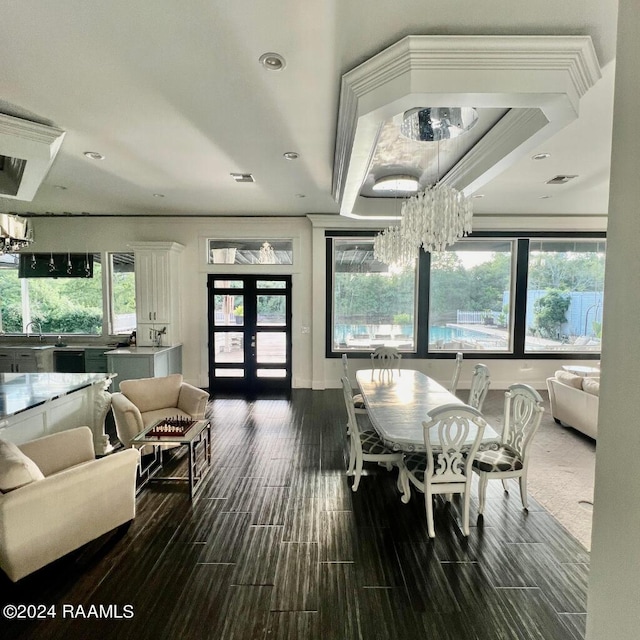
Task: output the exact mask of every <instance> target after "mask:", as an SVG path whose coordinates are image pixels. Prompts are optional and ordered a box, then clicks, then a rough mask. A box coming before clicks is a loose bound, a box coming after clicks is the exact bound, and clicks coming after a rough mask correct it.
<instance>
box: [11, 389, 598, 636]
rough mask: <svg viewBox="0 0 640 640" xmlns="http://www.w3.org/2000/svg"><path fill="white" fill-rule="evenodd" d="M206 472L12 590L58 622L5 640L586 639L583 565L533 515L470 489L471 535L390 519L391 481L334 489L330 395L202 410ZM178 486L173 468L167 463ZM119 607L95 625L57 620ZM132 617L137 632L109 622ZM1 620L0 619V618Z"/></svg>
mask: <svg viewBox="0 0 640 640" xmlns="http://www.w3.org/2000/svg"><path fill="white" fill-rule="evenodd" d="M209 412H210V415H211V419H212V421H213V465H214V467H213V470H212V473H211V474H210V475H209V477H208V479H207V481H206V483H207V484H206V486H204V487H203V490H202V491H201V492H200V494H199V495H198V497H197V498H196V500H195V501H194V502H193V503H192V502H190V501H189V498H188V493H187V490H186V488H185V487H183V486H181V485H166V486H165V485H151V486H149V487H147V488H145V489H144V490H143V492H142V493H141V494H140V496H139V498H138V513H137V516H136V519H135V521H134V522H133V523H132V525H131V526H130V527H129V528H128V529H127V530H126V531H120V532H117V533H116V534H113V535H110V536H105V537H103V538H102V539H100V540H98V541H95V542H93V543H91V544H89V545H87V546H86V547H85V548H83V549H81V550H79V551H77V552H74V553H72V554H70V555H68V556H66V557H65V558H62V559H61V560H59V561H57V562H55V563H53V564H52V565H50V566H48V567H46V568H44V569H43V570H41V571H39V572H37V573H35V574H33V575H31V576H28V577H27V578H25V579H24V580H22V581H20V582H19V583H17V584H12V583H11V582H10V581H9V580H8V579H7V578H6V577H5V576H4V575H2V576H1V577H0V598H1V600H2V603H3V605H4V604H5V603H15V604H20V603H21V604H44V605H48V606H51V605H54V606H55V612H56V617H55V618H53V619H52V618H47V619H43V620H31V621H24V620H21V621H16V620H13V621H10V620H6V619H3V620H2V621H1V622H0V625H1V627H0V628H1V629H2V631H1V636H2V638H4V639H6V640H8V639H10V638H28V639H30V640H40V639H45V638H46V639H55V638H60V639H63V638H64V639H65V640H69V639H75V638H101V639H108V638H119V639H126V638H136V639H144V638H154V639H158V638H160V639H162V638H180V639H191V638H193V639H197V640H202V639H208V638H211V639H216V640H218V639H219V640H231V639H234V640H235V639H238V640H240V639H241V640H253V639H255V640H281V639H282V640H284V639H287V640H320V639H321V638H322V640H332V639H335V640H360V639H362V640H375V639H378V638H380V639H381V640H383V639H384V640H388V639H393V640H404V639H407V640H415V638H438V639H439V640H462V639H464V640H485V639H487V640H488V639H491V640H496V639H497V640H514V639H518V640H520V639H522V640H529V639H536V640H576V639H580V638H583V637H584V630H585V618H586V613H585V612H586V593H587V579H588V570H589V566H588V565H589V555H588V553H587V552H586V551H585V550H584V548H583V547H582V546H581V545H580V544H579V543H577V542H576V541H575V540H574V539H573V538H572V537H571V536H570V535H569V534H568V533H567V532H566V530H565V529H563V528H562V527H561V526H560V525H559V524H558V523H557V522H556V521H555V520H554V519H553V518H552V517H551V516H550V515H549V514H548V513H546V512H545V511H544V510H543V509H542V508H541V507H540V506H539V505H537V504H536V503H535V501H533V500H531V499H530V510H529V512H528V513H527V512H524V511H523V510H522V508H521V504H520V501H519V495H518V490H517V486H516V484H514V485H513V490H512V491H511V492H510V494H509V495H505V494H504V493H503V492H502V485H501V483H500V482H497V481H494V482H490V483H489V492H488V501H487V502H488V504H487V506H486V512H485V515H484V518H483V519H482V518H481V519H480V520H479V521H478V519H477V510H476V507H477V502H476V500H475V496H476V491H475V488H474V493H473V500H472V511H471V524H472V527H471V534H470V536H469V538H468V539H466V538H464V537H463V536H462V534H461V532H460V529H459V527H458V524H457V518H458V506H459V505H458V503H457V502H455V501H454V503H453V505H449V506H446V505H443V504H442V503H437V506H436V513H435V519H436V534H437V537H436V539H435V540H429V539H428V538H427V533H426V521H425V511H424V502H423V497H422V495H421V494H414V495H413V498H412V500H411V502H410V503H409V504H408V505H404V504H402V503H401V502H400V499H399V494H398V493H397V490H396V486H395V480H396V474H395V471H394V472H393V473H388V472H387V471H386V470H385V469H383V468H381V467H378V466H377V465H369V466H368V467H367V469H368V474H367V475H366V476H364V477H363V478H362V481H361V483H360V488H359V490H358V492H356V493H353V492H352V491H351V488H350V484H351V480H350V479H349V478H347V477H346V475H345V469H346V455H347V447H346V445H347V442H346V436H345V422H346V412H345V410H344V405H343V404H342V392H341V391H340V390H327V391H310V390H294V391H293V392H292V395H291V398H290V399H289V400H256V401H253V402H248V401H244V400H241V399H215V400H213V401H212V402H211V403H210V406H209ZM175 465H177V467H178V470H182V471H183V472H184V473H186V465H185V460H184V458H179V459H178V460H176V461H175ZM65 604H66V605H71V607H72V608H74V610H77V607H78V605H82V606H83V607H84V609H85V610H86V611H89V612H90V609H89V607H90V605H95V606H96V607H98V606H99V605H103V606H107V605H115V606H116V607H117V609H112V610H111V615H110V616H108V617H106V618H97V617H88V618H84V619H83V618H77V617H75V618H73V619H72V618H71V617H67V618H64V617H63V608H62V607H63V605H65ZM125 605H131V608H132V610H133V614H134V615H133V617H132V618H129V619H123V618H120V619H114V616H113V612H117V613H120V614H122V612H123V611H124V609H123V607H124V606H125ZM0 615H1V614H0Z"/></svg>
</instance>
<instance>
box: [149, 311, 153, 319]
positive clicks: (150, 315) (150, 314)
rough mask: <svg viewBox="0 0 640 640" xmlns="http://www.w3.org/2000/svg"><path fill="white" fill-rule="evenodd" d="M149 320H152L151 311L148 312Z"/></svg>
mask: <svg viewBox="0 0 640 640" xmlns="http://www.w3.org/2000/svg"><path fill="white" fill-rule="evenodd" d="M149 320H153V318H152V317H151V311H149Z"/></svg>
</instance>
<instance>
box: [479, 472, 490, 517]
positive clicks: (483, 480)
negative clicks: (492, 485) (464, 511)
mask: <svg viewBox="0 0 640 640" xmlns="http://www.w3.org/2000/svg"><path fill="white" fill-rule="evenodd" d="M488 480H489V477H488V476H487V474H486V473H481V474H480V479H479V481H478V502H479V504H478V513H482V512H483V511H484V499H485V497H486V494H487V481H488Z"/></svg>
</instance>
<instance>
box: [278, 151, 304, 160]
mask: <svg viewBox="0 0 640 640" xmlns="http://www.w3.org/2000/svg"><path fill="white" fill-rule="evenodd" d="M282 156H283V157H284V158H285V159H286V160H297V159H298V158H299V157H300V154H299V153H296V152H295V151H287V152H285V153H283V154H282Z"/></svg>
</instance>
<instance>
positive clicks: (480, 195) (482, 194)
mask: <svg viewBox="0 0 640 640" xmlns="http://www.w3.org/2000/svg"><path fill="white" fill-rule="evenodd" d="M471 197H472V198H473V199H474V200H478V199H479V198H484V193H476V194H475V195H473V196H471Z"/></svg>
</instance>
